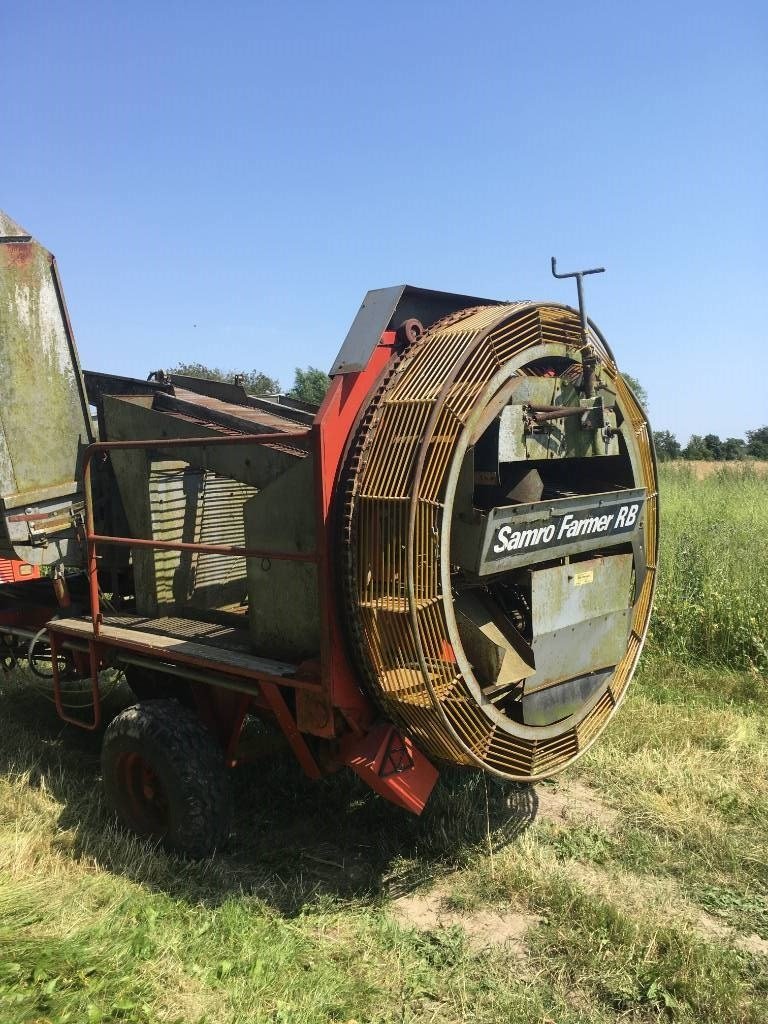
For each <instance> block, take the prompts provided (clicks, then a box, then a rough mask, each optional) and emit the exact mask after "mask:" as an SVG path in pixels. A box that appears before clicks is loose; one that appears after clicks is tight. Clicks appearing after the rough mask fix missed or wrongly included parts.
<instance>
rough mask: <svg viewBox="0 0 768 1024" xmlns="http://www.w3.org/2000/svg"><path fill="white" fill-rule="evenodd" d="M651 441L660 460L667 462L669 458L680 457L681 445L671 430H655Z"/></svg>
mask: <svg viewBox="0 0 768 1024" xmlns="http://www.w3.org/2000/svg"><path fill="white" fill-rule="evenodd" d="M653 443H654V445H655V447H656V455H657V456H658V458H659V461H660V462H669V461H670V459H679V458H680V454H681V452H682V450H683V449H682V445H681V444H680V442H679V441H678V440H677V438H676V437H675V435H674V434H673V433H672V431H671V430H655V431H654V433H653Z"/></svg>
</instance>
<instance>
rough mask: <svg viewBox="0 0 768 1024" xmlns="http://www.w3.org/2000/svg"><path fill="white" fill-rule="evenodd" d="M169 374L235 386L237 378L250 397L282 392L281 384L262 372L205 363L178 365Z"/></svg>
mask: <svg viewBox="0 0 768 1024" xmlns="http://www.w3.org/2000/svg"><path fill="white" fill-rule="evenodd" d="M168 372H169V373H178V374H180V375H181V376H183V377H202V378H204V379H205V380H223V381H226V382H227V383H228V384H234V383H235V382H236V378H237V379H239V380H240V383H241V384H242V385H243V387H244V388H245V390H246V391H247V392H248V394H250V395H275V394H278V393H279V391H280V382H279V381H277V380H275V378H274V377H268V376H267V374H266V373H261V371H260V370H246V371H237V370H220V369H219V368H218V366H205V365H204V364H203V363H177V364H176V366H172V367H171V369H170V370H169V371H168Z"/></svg>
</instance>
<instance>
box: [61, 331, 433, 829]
mask: <svg viewBox="0 0 768 1024" xmlns="http://www.w3.org/2000/svg"><path fill="white" fill-rule="evenodd" d="M395 341H396V334H395V332H394V331H385V332H384V333H383V334H382V336H381V339H380V341H379V344H378V345H377V346H376V347H375V349H374V350H373V353H372V355H371V357H370V359H369V361H368V364H367V365H366V366H365V368H364V369H362V370H360V371H357V372H354V373H349V374H342V375H339V376H336V377H335V378H333V380H332V381H331V384H330V387H329V389H328V392H327V394H326V396H325V400H324V401H323V404H322V405H321V407H320V409H319V410H318V412H317V415H316V416H315V419H314V422H313V424H312V427H311V428H308V429H306V430H297V431H285V432H274V433H261V434H243V435H235V436H230V435H228V436H221V435H214V436H208V437H197V438H159V439H153V440H148V441H147V440H143V441H98V442H96V443H94V444H91V445H90V446H89V447H88V449H87V450H86V453H85V458H84V463H83V479H84V492H85V541H86V546H87V572H88V584H89V598H90V610H91V621H92V624H93V634H92V636H91V637H89V638H88V663H89V668H90V673H91V680H92V686H93V699H94V716H93V721H92V722H84V721H79V720H76V719H73V718H72V717H69V716H67V715H66V713H65V711H64V708H63V704H62V699H61V680H60V675H59V671H58V663H57V657H56V655H57V654H58V652H59V651H60V649H61V643H62V642H63V641H62V636H63V635H64V634H65V632H66V629H65V628H61V627H57V624H56V622H55V621H52V622H51V623H49V633H50V636H51V646H52V654H53V658H52V665H53V677H54V678H53V687H54V697H55V700H56V708H57V711H58V713H59V715H60V716H61V718H62V719H63V720H64V721H67V722H70V723H72V724H75V725H79V726H80V727H82V728H86V729H91V730H93V729H96V728H98V726H99V724H100V721H101V698H100V693H99V684H98V673H99V670H100V668H101V667H102V665H103V664H104V663H105V657H104V654H105V650H106V649H107V648H109V647H115V648H121V647H122V648H126V649H129V650H134V651H138V652H139V653H142V654H143V655H145V656H147V657H152V656H154V657H156V658H157V650H156V649H151V648H147V649H145V650H142V646H141V641H140V639H139V638H138V637H137V639H136V641H135V642H134V641H130V642H129V641H127V640H124V639H121V640H119V641H118V640H115V639H114V638H107V637H105V636H104V635H103V634H102V633H100V626H101V625H102V616H101V607H100V599H99V580H98V555H97V547H98V545H100V544H109V545H118V546H126V547H144V548H154V549H160V550H170V551H198V552H209V553H211V554H222V555H225V554H226V555H240V556H243V557H257V558H259V557H267V558H271V559H284V560H286V561H295V562H310V563H315V564H316V565H317V579H318V593H319V607H320V673H319V676H320V678H319V679H317V680H316V679H306V678H297V677H291V678H286V677H284V676H277V675H270V674H269V673H266V672H263V671H260V670H258V671H257V670H249V669H247V668H244V667H242V668H241V667H238V668H235V667H232V666H229V667H225V666H222V665H219V664H217V663H216V662H215V660H214V659H211V661H210V662H207V661H206V660H205V659H201V658H198V657H190V656H189V655H182V654H179V653H177V652H174V651H164V652H163V660H164V661H171V662H178V663H179V664H189V665H195V666H198V667H202V668H204V669H206V668H207V669H212V670H214V671H216V672H217V673H219V674H227V675H231V676H232V677H234V678H238V677H239V678H240V679H241V680H242V682H241V684H240V685H239V686H237V687H236V689H237V690H238V692H237V693H232V692H231V690H229V689H222V688H221V687H220V686H218V685H217V684H216V683H215V682H213V681H212V682H211V683H204V684H201V683H195V684H193V693H195V697H196V703H197V706H198V711H199V713H200V714H201V717H203V718H204V719H205V720H206V721H207V722H208V724H209V725H210V726H211V727H212V728H213V729H214V731H215V732H216V733H217V734H218V735H219V736H220V738H221V739H222V743H223V746H224V748H225V751H226V758H227V762H228V763H230V764H234V763H235V761H236V748H237V743H238V740H239V737H240V733H241V730H242V727H243V721H244V719H245V716H246V714H247V712H248V709H249V707H251V706H252V705H253V704H256V705H257V706H259V707H261V708H263V709H265V710H268V711H270V712H271V714H272V715H273V717H274V718H275V720H276V721H277V723H278V725H279V726H280V728H281V730H282V731H283V733H284V735H285V736H286V738H287V740H288V742H289V744H290V746H291V748H292V750H293V753H294V755H295V756H296V758H297V760H298V761H299V763H300V764H301V765H302V768H303V769H304V771H305V773H306V774H307V775H308V776H309V777H310V778H319V777H320V776H321V775H322V774H323V772H322V769H321V768H320V766H319V765H318V763H317V761H316V759H315V757H314V755H313V753H312V750H311V748H310V747H309V745H308V744H307V741H306V739H305V738H304V735H303V733H302V732H301V731H300V730H299V727H298V725H297V722H296V718H295V717H294V715H293V714H292V712H291V709H290V707H289V705H288V704H287V703H286V701H285V698H284V696H283V688H287V689H294V690H296V691H297V692H298V691H312V692H314V693H315V694H317V695H318V696H320V697H322V698H324V699H325V700H326V701H327V703H328V705H329V706H330V708H331V709H335V710H336V711H338V712H340V714H341V716H342V719H343V722H344V723H345V726H344V728H343V729H342V730H341V733H339V731H338V730H336V731H335V735H336V736H337V738H339V739H340V740H341V743H340V745H339V750H338V755H337V760H336V765H335V767H338V766H340V765H342V764H346V765H349V766H350V767H352V768H353V769H354V770H355V771H356V772H357V773H358V774H360V775H361V777H363V778H365V779H366V781H367V782H368V783H369V784H370V785H371V786H372V787H373V788H374V789H375V790H376V791H377V792H379V793H381V795H383V796H385V797H387V798H388V799H390V800H393V801H394V802H396V803H398V804H400V805H401V806H403V807H406V808H407V809H408V810H411V811H413V812H415V813H420V811H421V810H422V809H423V807H424V804H425V802H426V800H427V798H428V796H429V793H430V792H431V789H432V787H433V785H434V783H435V781H436V779H437V771H436V770H435V768H434V767H433V766H432V765H431V764H430V763H429V761H427V759H426V758H425V757H424V756H423V755H422V754H421V753H420V752H419V751H418V750H417V749H416V748H415V747H414V745H413V744H412V742H411V741H410V740H405V739H404V740H402V743H403V744H404V745H406V746H407V748H408V750H409V751H410V752H411V754H410V761H411V763H410V767H409V768H408V770H407V772H406V773H405V774H397V773H391V772H390V773H387V772H385V771H384V769H383V767H382V762H383V754H382V751H383V750H384V748H385V747H386V745H387V744H388V743H390V742H396V741H397V736H398V734H397V732H396V730H395V729H394V727H393V726H391V725H389V724H387V723H381V722H380V721H377V716H376V710H375V708H374V706H373V705H372V704H371V702H370V700H369V699H368V698H367V697H366V696H365V694H364V693H363V691H362V690H361V688H360V685H359V682H358V679H357V673H356V671H355V669H354V668H353V666H352V664H351V662H350V660H349V657H348V654H347V648H346V643H345V637H344V636H343V632H342V626H341V623H340V621H339V616H338V613H337V608H338V600H337V594H338V591H339V581H338V580H337V579H336V577H335V564H334V559H333V558H332V557H331V552H332V551H333V549H334V547H335V544H336V526H337V523H336V521H335V516H336V513H337V509H336V507H335V496H336V494H337V491H338V485H339V480H340V474H341V469H342V461H343V458H344V455H345V452H346V449H347V445H348V442H349V438H350V436H351V433H352V430H353V427H354V425H355V423H356V421H357V420H358V417H359V415H360V413H361V411H362V410H363V408H364V407H365V405H366V403H367V401H368V398H369V396H370V395H371V394H372V393H373V391H374V389H375V387H376V384H377V382H378V381H379V379H380V377H381V375H382V374H383V372H384V370H385V368H386V366H387V364H388V363H389V361H390V359H391V358H392V356H393V353H394V348H395ZM286 441H290V442H303V443H304V444H306V445H307V447H308V448H309V451H310V454H311V456H312V457H313V458H314V460H315V468H316V472H315V474H314V476H315V517H316V519H315V523H316V530H315V536H316V549H315V551H314V552H302V553H296V552H287V551H282V552H281V551H263V550H261V549H254V548H246V547H239V546H234V545H225V544H194V543H187V542H173V541H156V540H151V539H137V538H133V537H118V536H107V535H104V534H100V533H96V530H95V522H94V512H93V488H92V477H91V466H92V461H93V459H94V457H95V456H96V455H97V454H99V453H109V452H110V451H115V450H122V451H125V450H131V449H133V450H147V449H153V450H163V449H167V448H191V447H211V446H222V447H223V446H232V445H248V444H258V445H270V444H271V445H274V444H278V445H279V444H282V443H284V442H286ZM57 634H58V636H57ZM158 660H159V659H158ZM249 682H250V686H249V685H248V684H249ZM201 687H203V688H204V689H205V691H207V694H206V695H205V696H203V695H202V694H201V692H200V691H201ZM238 695H239V699H236V698H238ZM382 730H383V732H382ZM382 736H384V737H385V740H386V742H385V744H384V746H382ZM372 738H373V740H374V742H373V745H372V742H371V740H372Z"/></svg>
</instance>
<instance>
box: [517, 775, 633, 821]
mask: <svg viewBox="0 0 768 1024" xmlns="http://www.w3.org/2000/svg"><path fill="white" fill-rule="evenodd" d="M536 795H537V797H538V800H539V806H538V810H537V812H536V817H537V818H540V819H541V820H542V821H550V822H552V823H553V824H555V825H564V824H570V823H572V822H573V823H579V822H585V821H588V822H592V823H593V824H595V825H599V826H600V827H601V828H604V829H606V830H610V829H612V828H613V826H614V825H615V824H616V819H617V817H618V811H617V810H616V808H615V807H611V805H610V804H607V803H606V802H605V801H604V800H603V798H602V797H601V796H600V794H599V793H598V792H597V791H596V790H594V789H590V787H589V786H586V785H585V784H584V783H583V782H579V781H577V780H575V779H574V780H569V781H567V782H563V783H558V784H557V786H555V787H553V786H537V787H536Z"/></svg>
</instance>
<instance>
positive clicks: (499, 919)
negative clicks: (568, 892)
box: [391, 889, 543, 957]
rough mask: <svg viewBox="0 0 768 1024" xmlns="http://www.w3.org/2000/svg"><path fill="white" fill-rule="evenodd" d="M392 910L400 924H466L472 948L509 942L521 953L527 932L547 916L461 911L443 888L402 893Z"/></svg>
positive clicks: (428, 926) (427, 927)
mask: <svg viewBox="0 0 768 1024" xmlns="http://www.w3.org/2000/svg"><path fill="white" fill-rule="evenodd" d="M391 913H392V915H393V917H394V918H395V920H396V921H398V922H399V923H400V924H402V925H405V926H406V927H408V928H416V929H418V930H419V931H425V932H426V931H433V930H434V929H435V928H453V927H459V928H462V929H463V930H464V932H465V933H466V935H467V941H468V942H469V946H470V948H471V949H474V950H480V949H487V947H488V946H493V945H506V946H507V947H508V948H510V949H511V950H512V951H514V952H515V953H516V954H517V955H518V956H520V957H523V956H525V953H526V947H525V936H526V934H527V933H528V931H529V930H530V929H531V928H532V927H533V926H534V925H536V924H539V923H540V922H541V921H542V920H543V918H541V917H537V916H536V915H535V914H520V913H516V912H514V911H496V910H488V909H480V910H474V911H470V912H469V913H461V912H460V911H458V910H455V909H454V908H452V907H450V906H449V905H448V903H447V901H446V896H445V893H444V892H443V891H441V890H439V889H435V890H433V891H432V892H428V893H412V894H411V895H410V896H401V897H400V899H397V900H395V901H394V903H393V904H392V906H391Z"/></svg>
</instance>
